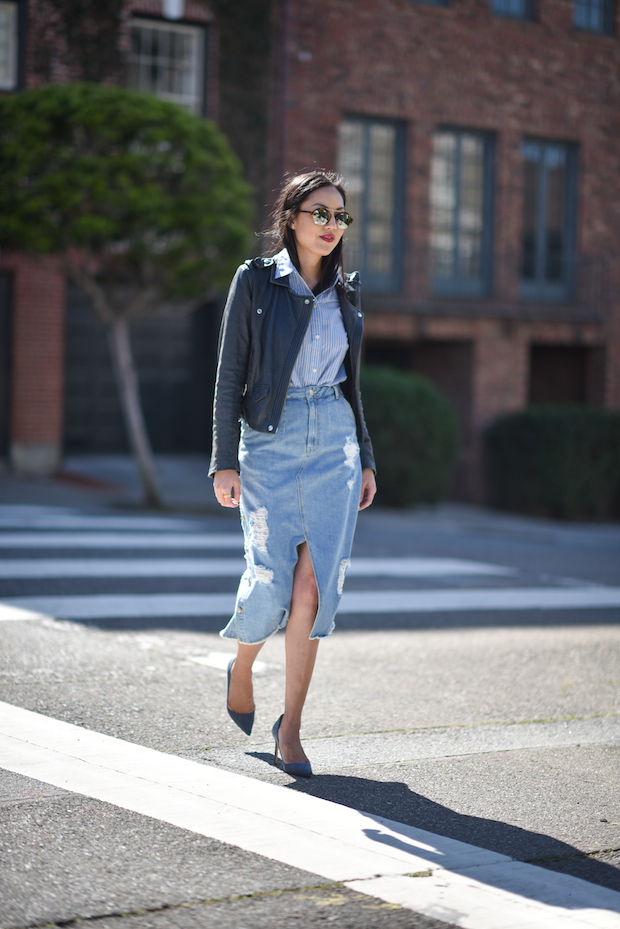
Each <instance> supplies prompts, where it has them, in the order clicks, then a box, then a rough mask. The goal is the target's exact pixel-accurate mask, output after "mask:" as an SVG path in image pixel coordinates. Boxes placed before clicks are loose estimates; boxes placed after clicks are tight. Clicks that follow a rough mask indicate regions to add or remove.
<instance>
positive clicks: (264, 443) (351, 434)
mask: <svg viewBox="0 0 620 929" xmlns="http://www.w3.org/2000/svg"><path fill="white" fill-rule="evenodd" d="M239 461H240V466H241V500H240V506H239V509H240V515H241V524H242V527H243V534H244V541H245V559H246V564H247V567H246V570H245V571H244V573H243V575H242V577H241V580H240V582H239V589H238V591H237V600H236V604H235V612H234V613H233V616H232V618H231V620H230V622H229V623H228V625H227V626H226V627H225V628H224V629H223V630H222V631H221V633H220V635H222V636H224V637H226V638H233V639H238V640H239V641H241V642H245V643H248V644H253V643H258V642H263V641H265V639H267V638H269V636H271V635H273V634H274V633H275V632H277V631H278V629H281V628H283V627H285V626H286V623H287V621H288V617H289V612H290V606H291V595H292V589H293V576H294V572H295V566H296V564H297V547H298V546H299V545H301V544H302V543H303V542H307V543H308V549H309V552H310V557H311V559H312V566H313V568H314V575H315V578H316V582H317V587H318V592H319V608H318V612H317V615H316V619H315V622H314V626H313V628H312V632H311V636H310V637H311V638H313V639H320V638H324V637H325V636H328V635H329V634H330V633H331V632H332V631H333V629H334V625H335V615H336V610H337V608H338V604H339V602H340V597H341V595H342V588H343V584H344V577H345V573H346V570H347V567H348V565H349V563H350V556H351V545H352V542H353V534H354V532H355V525H356V522H357V513H358V507H359V499H360V492H361V464H360V455H359V445H358V441H357V434H356V426H355V418H354V416H353V411H352V410H351V407H350V406H349V403H348V402H347V400H346V399H345V397H344V396H343V395H342V391H341V390H340V387H339V386H334V387H294V388H291V389H290V390H289V392H288V394H287V398H286V403H285V406H284V410H283V412H282V416H281V419H280V423H279V425H278V429H277V431H276V432H275V433H263V432H257V431H256V430H254V429H251V428H250V427H249V426H248V425H247V424H245V423H244V424H242V428H241V440H240V443H239Z"/></svg>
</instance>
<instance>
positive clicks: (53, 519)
mask: <svg viewBox="0 0 620 929" xmlns="http://www.w3.org/2000/svg"><path fill="white" fill-rule="evenodd" d="M0 528H2V529H89V530H93V529H148V530H152V531H156V530H160V529H163V530H167V531H171V530H173V529H175V530H178V531H180V532H187V531H188V530H194V531H196V528H197V526H196V523H195V522H193V521H192V520H189V519H175V518H173V517H171V516H166V517H158V516H85V515H82V514H79V513H76V514H72V513H58V514H52V515H38V514H37V515H32V516H28V515H26V514H25V515H23V516H19V515H3V514H2V513H1V512H0Z"/></svg>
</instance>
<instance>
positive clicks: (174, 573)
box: [0, 558, 516, 578]
mask: <svg viewBox="0 0 620 929" xmlns="http://www.w3.org/2000/svg"><path fill="white" fill-rule="evenodd" d="M244 569H245V562H244V561H242V560H240V559H239V560H237V559H228V558H226V559H225V558H166V559H164V558H149V559H144V558H140V559H138V558H135V559H130V560H127V559H126V558H125V559H123V560H121V559H115V558H96V559H95V558H53V559H47V558H46V559H43V558H41V559H17V558H14V559H7V560H6V561H1V562H0V578H46V577H48V578H62V577H93V578H94V577H238V576H239V575H240V574H241V573H242V572H243V571H244ZM511 574H516V571H514V570H513V569H512V568H505V567H502V566H499V565H489V564H482V563H480V562H475V561H464V560H461V559H457V558H354V559H353V561H352V562H351V565H350V567H349V569H348V571H347V575H348V576H356V577H448V576H459V575H465V576H470V575H471V576H476V575H482V576H484V575H499V576H501V575H511Z"/></svg>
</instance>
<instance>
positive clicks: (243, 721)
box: [226, 658, 254, 735]
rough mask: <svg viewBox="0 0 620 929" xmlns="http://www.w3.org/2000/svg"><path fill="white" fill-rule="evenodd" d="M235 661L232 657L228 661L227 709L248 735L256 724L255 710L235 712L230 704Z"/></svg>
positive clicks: (233, 719)
mask: <svg viewBox="0 0 620 929" xmlns="http://www.w3.org/2000/svg"><path fill="white" fill-rule="evenodd" d="M234 663H235V659H234V658H231V659H230V661H229V662H228V670H227V672H226V681H227V683H226V709H227V710H228V715H229V716H230V718H231V719H232V721H233V722H234V723H236V725H237V726H239V728H240V729H242V730H243V732H245V734H246V735H250V733H251V732H252V726H253V725H254V710H252V712H251V713H235V711H234V710H231V708H230V707H229V706H228V691H229V690H230V675H231V673H232V666H233V665H234Z"/></svg>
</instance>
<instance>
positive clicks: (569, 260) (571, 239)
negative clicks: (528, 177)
mask: <svg viewBox="0 0 620 929" xmlns="http://www.w3.org/2000/svg"><path fill="white" fill-rule="evenodd" d="M528 143H530V144H536V145H541V146H543V159H542V160H543V161H544V149H545V148H546V147H547V146H554V147H555V148H560V147H561V148H563V149H564V150H565V152H566V182H565V190H564V196H565V218H564V236H565V242H566V250H565V255H564V257H563V263H564V267H565V272H564V277H563V280H562V281H560V282H559V283H557V282H552V281H547V280H546V279H545V278H541V277H537V279H536V280H535V281H528V280H525V279H524V277H523V258H524V254H523V228H522V230H521V243H520V253H519V264H520V273H519V294H520V297H521V299H522V300H524V301H528V302H544V303H570V302H571V301H572V300H573V299H574V296H575V270H576V269H575V264H576V248H577V189H578V180H579V175H578V170H579V148H578V145H577V144H576V143H574V142H566V141H564V140H562V139H543V138H539V137H537V136H525V137H524V138H523V140H522V143H521V150H522V151H523V147H524V146H525V145H526V144H528ZM523 168H524V169H525V158H524V157H523ZM546 175H547V172H546V170H545V171H543V172H540V176H539V181H538V191H537V202H536V227H537V230H536V258H535V261H536V263H537V265H538V266H539V267H540V266H544V256H545V252H544V235H542V234H541V231H542V230H544V228H545V225H544V223H545V216H546V207H545V205H546V189H547V178H546ZM524 197H525V187H524V189H523V192H522V201H521V205H522V208H523V207H524V205H525V203H524ZM522 222H523V219H522Z"/></svg>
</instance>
